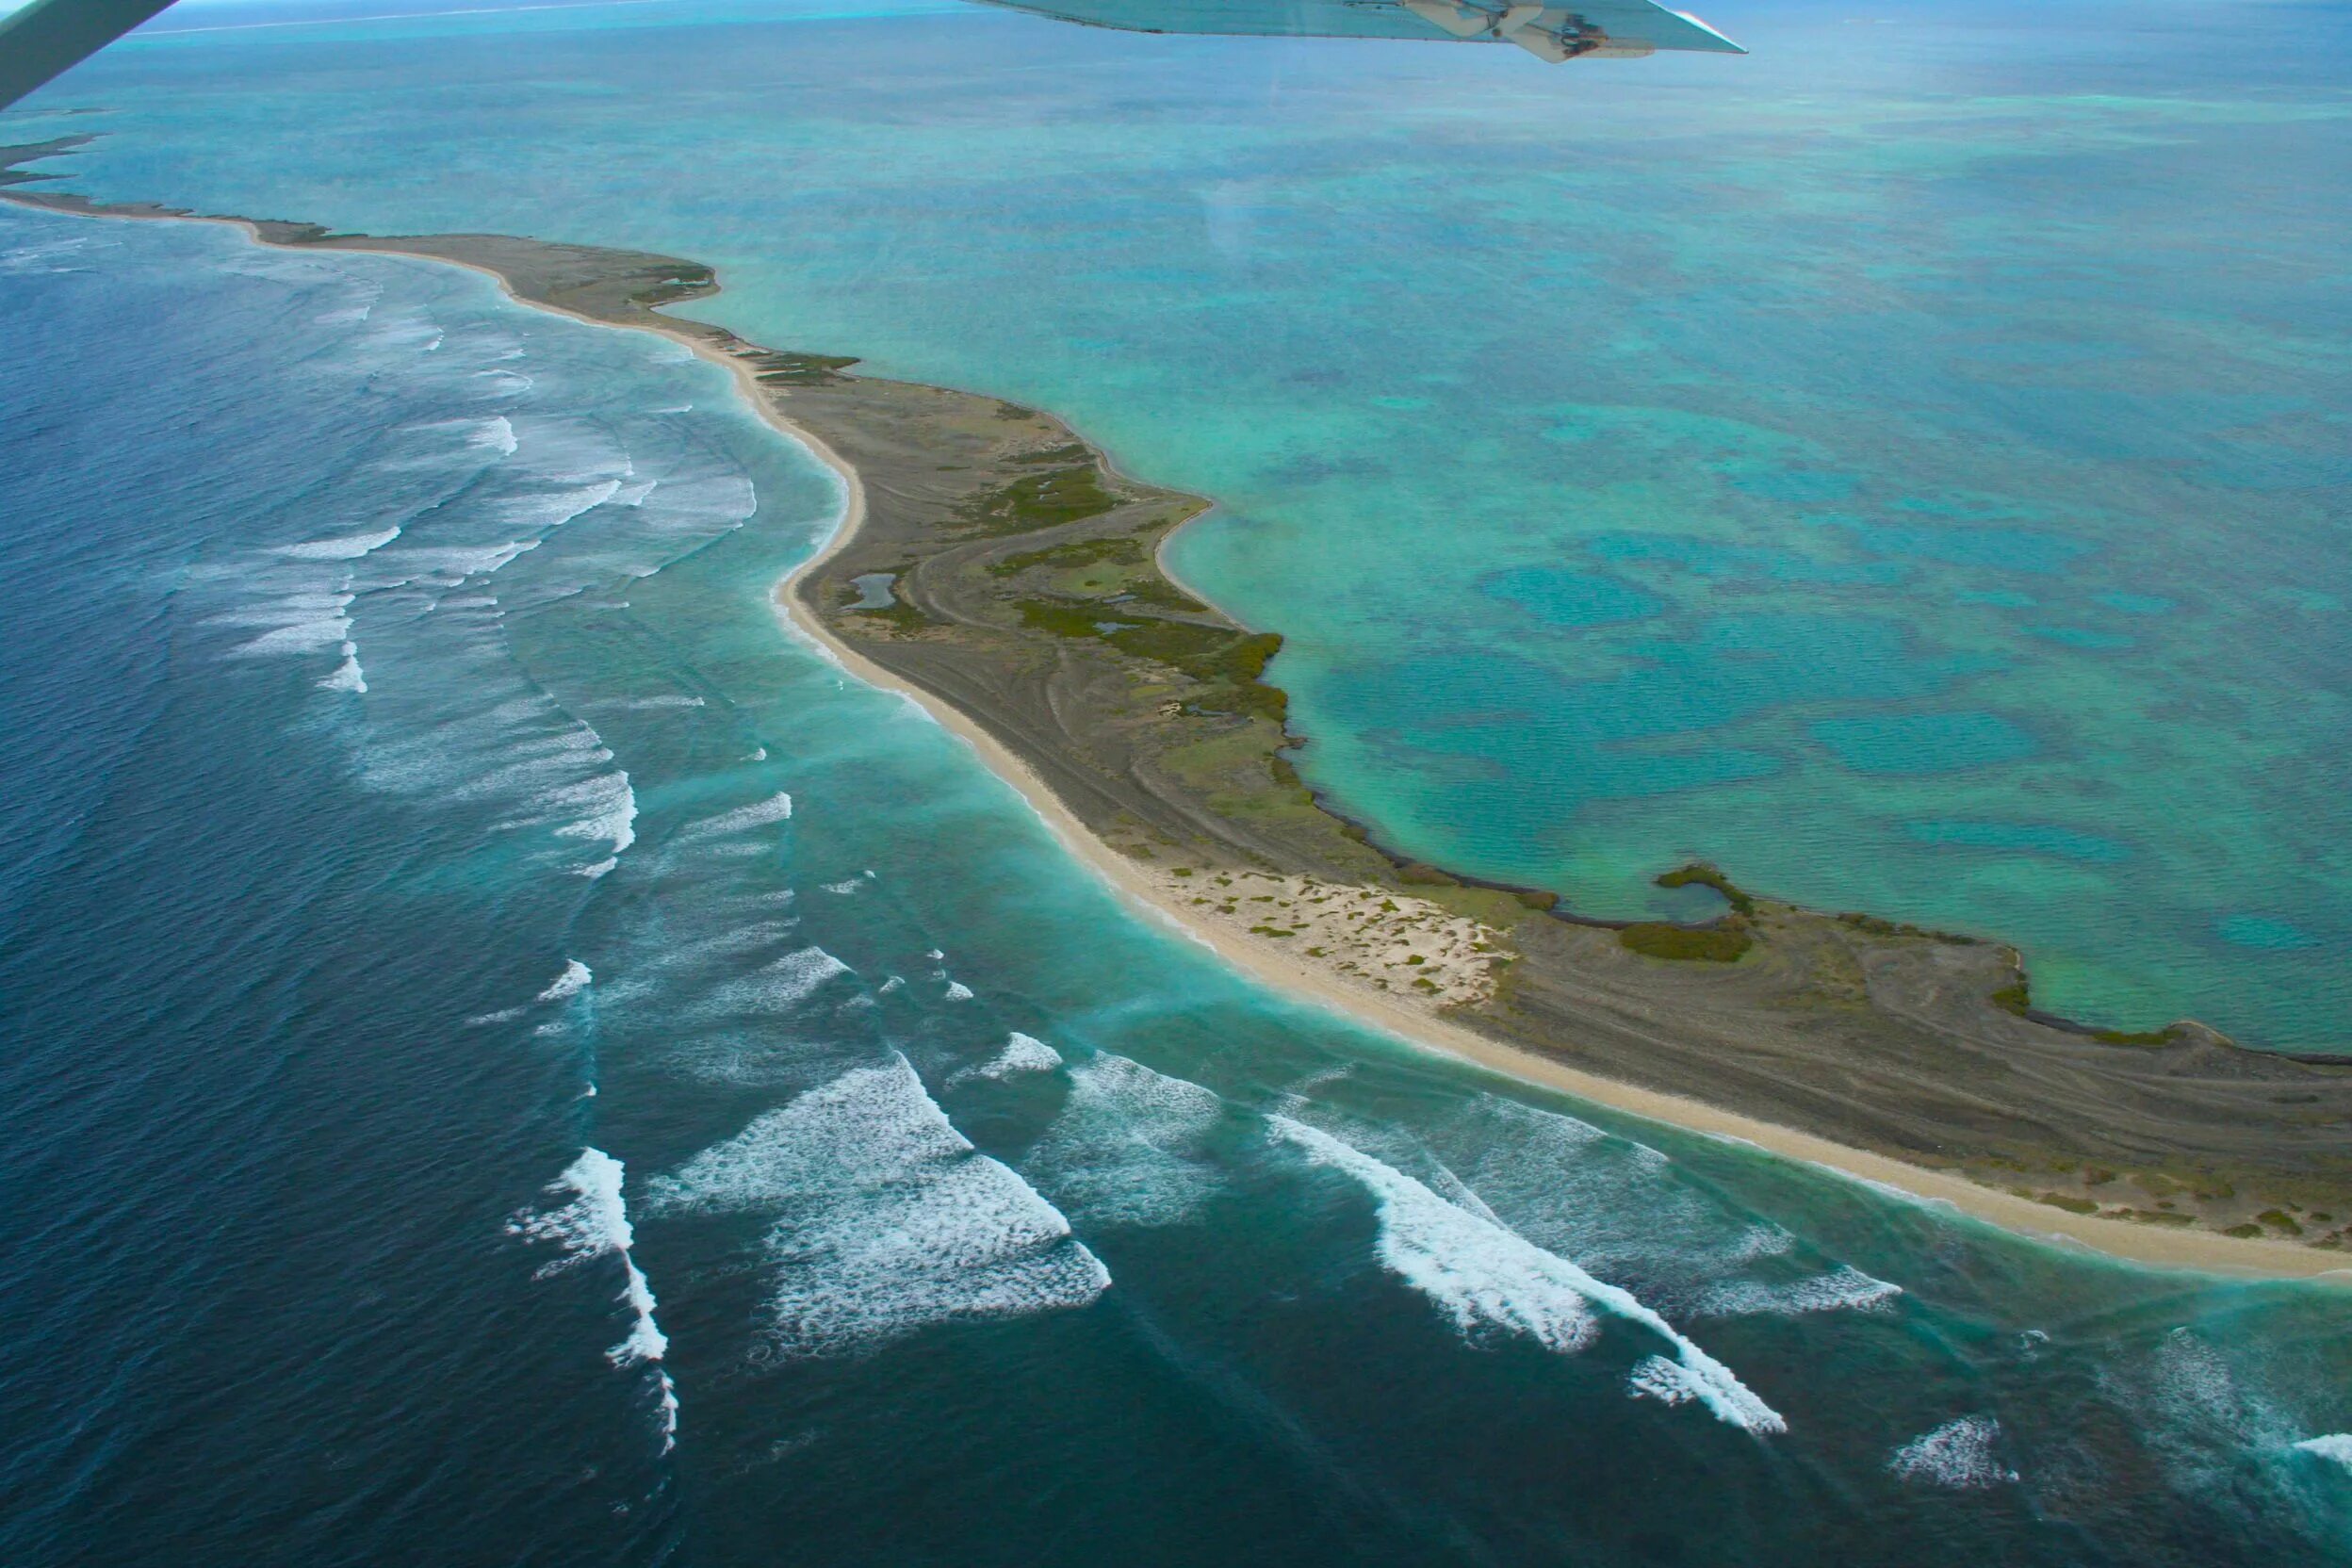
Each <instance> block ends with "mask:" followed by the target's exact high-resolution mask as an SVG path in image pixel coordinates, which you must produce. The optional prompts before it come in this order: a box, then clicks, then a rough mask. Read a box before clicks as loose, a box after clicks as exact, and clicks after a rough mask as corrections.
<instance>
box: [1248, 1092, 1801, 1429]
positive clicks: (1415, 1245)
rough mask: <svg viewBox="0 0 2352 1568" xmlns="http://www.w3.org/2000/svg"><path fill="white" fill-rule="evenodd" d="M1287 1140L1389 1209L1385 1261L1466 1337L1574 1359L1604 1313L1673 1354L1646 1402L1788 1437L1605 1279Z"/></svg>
mask: <svg viewBox="0 0 2352 1568" xmlns="http://www.w3.org/2000/svg"><path fill="white" fill-rule="evenodd" d="M1271 1127H1272V1130H1273V1132H1274V1134H1275V1135H1276V1136H1278V1137H1281V1138H1282V1139H1285V1140H1286V1141H1288V1142H1290V1143H1292V1144H1294V1145H1296V1146H1297V1147H1298V1148H1299V1150H1300V1151H1301V1152H1304V1153H1305V1154H1306V1156H1307V1158H1308V1159H1310V1160H1312V1161H1313V1162H1314V1163H1315V1164H1317V1165H1323V1166H1330V1167H1332V1168H1337V1169H1340V1170H1344V1171H1346V1172H1347V1173H1348V1174H1349V1175H1350V1176H1353V1177H1354V1178H1356V1180H1357V1181H1359V1182H1361V1183H1363V1184H1364V1185H1365V1186H1366V1187H1368V1188H1370V1189H1371V1191H1372V1195H1373V1198H1374V1200H1375V1201H1376V1202H1377V1203H1378V1204H1379V1207H1380V1242H1379V1251H1380V1261H1381V1263H1382V1264H1384V1265H1385V1266H1387V1267H1388V1268H1389V1270H1390V1271H1391V1272H1392V1273H1395V1274H1396V1275H1397V1277H1399V1278H1400V1279H1402V1280H1404V1281H1405V1282H1406V1283H1408V1284H1410V1285H1412V1286H1413V1288H1414V1289H1415V1290H1418V1291H1420V1292H1421V1293H1422V1294H1423V1295H1424V1296H1427V1297H1428V1298H1429V1299H1430V1300H1431V1301H1433V1302H1435V1303H1437V1305H1438V1306H1439V1307H1441V1308H1442V1309H1443V1310H1444V1311H1445V1312H1446V1315H1448V1316H1450V1317H1451V1318H1452V1319H1453V1320H1454V1324H1455V1326H1456V1327H1457V1328H1458V1329H1460V1330H1461V1331H1462V1333H1463V1334H1464V1335H1465V1336H1471V1335H1476V1334H1478V1333H1480V1332H1487V1331H1505V1332H1511V1333H1523V1334H1526V1335H1527V1336H1528V1337H1530V1338H1532V1339H1534V1340H1535V1341H1536V1342H1537V1343H1538V1344H1540V1345H1542V1346H1544V1348H1546V1349H1549V1350H1553V1351H1556V1352H1559V1353H1560V1354H1563V1355H1564V1354H1572V1353H1574V1352H1576V1351H1577V1350H1581V1349H1583V1348H1585V1347H1586V1346H1587V1345H1589V1344H1591V1343H1592V1341H1593V1335H1594V1333H1595V1332H1596V1331H1597V1329H1598V1325H1597V1324H1596V1323H1595V1321H1594V1319H1593V1312H1592V1308H1593V1307H1594V1306H1598V1307H1601V1308H1604V1309H1606V1310H1607V1311H1609V1312H1610V1313H1612V1314H1614V1315H1617V1316H1619V1317H1622V1318H1625V1319H1626V1320H1628V1321H1630V1322H1633V1323H1637V1324H1639V1325H1641V1326H1642V1327H1643V1328H1645V1329H1648V1330H1649V1331H1652V1332H1653V1333H1656V1334H1657V1335H1658V1336H1659V1337H1660V1338H1662V1339H1664V1340H1665V1341H1666V1342H1667V1343H1668V1344H1669V1345H1671V1346H1673V1347H1674V1360H1673V1361H1667V1360H1666V1359H1665V1358H1664V1357H1653V1358H1651V1361H1652V1362H1656V1363H1658V1364H1661V1365H1662V1366H1664V1367H1666V1368H1671V1373H1670V1374H1664V1375H1662V1374H1660V1372H1659V1371H1658V1369H1657V1368H1656V1367H1653V1366H1652V1365H1651V1364H1650V1363H1648V1362H1645V1363H1643V1364H1642V1366H1641V1367H1637V1368H1636V1369H1635V1375H1634V1380H1633V1383H1632V1388H1633V1392H1634V1393H1636V1394H1637V1395H1649V1396H1657V1397H1667V1398H1668V1402H1670V1403H1680V1402H1682V1400H1683V1399H1685V1398H1693V1399H1697V1400H1698V1401H1699V1402H1700V1403H1702V1404H1704V1405H1706V1406H1707V1409H1708V1410H1709V1411H1712V1412H1713V1413H1715V1415H1716V1416H1717V1417H1718V1418H1719V1419H1721V1420H1723V1421H1725V1422H1728V1423H1729V1424H1731V1425H1732V1426H1735V1427H1740V1428H1742V1429H1746V1430H1748V1431H1752V1432H1758V1433H1762V1432H1779V1431H1786V1430H1787V1429H1788V1423H1787V1422H1786V1421H1784V1420H1783V1419H1782V1418H1781V1416H1780V1413H1778V1412H1776V1411H1774V1410H1773V1409H1772V1407H1771V1406H1769V1405H1767V1404H1765V1403H1764V1401H1763V1400H1761V1399H1759V1398H1757V1397H1756V1395H1755V1394H1754V1393H1752V1392H1750V1391H1749V1389H1748V1387H1747V1386H1746V1385H1745V1384H1744V1383H1742V1382H1740V1380H1739V1378H1738V1377H1736V1376H1735V1375H1734V1374H1733V1373H1732V1371H1731V1369H1730V1368H1729V1367H1727V1366H1725V1365H1723V1363H1721V1362H1719V1361H1717V1360H1716V1359H1715V1358H1714V1357H1712V1356H1710V1355H1708V1354H1707V1352H1706V1351H1705V1350H1703V1349H1701V1348H1699V1347H1698V1346H1697V1345H1696V1344H1695V1343H1693V1342H1692V1341H1691V1339H1690V1338H1689V1336H1687V1335H1685V1334H1684V1333H1682V1332H1681V1331H1679V1330H1677V1329H1675V1328H1674V1325H1673V1324H1671V1323H1669V1322H1667V1321H1666V1320H1665V1319H1664V1318H1663V1317H1660V1316H1659V1315H1658V1314H1657V1313H1656V1312H1654V1311H1652V1310H1651V1309H1650V1308H1648V1307H1646V1306H1644V1305H1643V1304H1642V1302H1641V1300H1640V1299H1637V1298H1636V1297H1635V1296H1634V1295H1633V1293H1632V1292H1630V1291H1627V1290H1624V1289H1621V1288H1620V1287H1618V1286H1616V1285H1612V1284H1609V1283H1606V1282H1602V1281H1600V1280H1596V1279H1594V1278H1593V1276H1592V1275H1590V1274H1588V1273H1586V1272H1585V1271H1584V1270H1583V1269H1581V1268H1579V1267H1577V1266H1576V1265H1575V1264H1573V1263H1570V1262H1569V1261H1568V1260H1567V1259H1565V1258H1562V1257H1559V1256H1557V1255H1556V1254H1553V1253H1550V1252H1546V1251H1544V1250H1543V1249H1542V1248H1540V1247H1537V1246H1536V1245H1535V1244H1533V1243H1532V1242H1529V1241H1527V1240H1526V1239H1525V1238H1523V1237H1521V1236H1519V1235H1517V1234H1515V1233H1512V1232H1511V1231H1509V1230H1506V1229H1505V1228H1504V1227H1503V1226H1502V1225H1501V1224H1499V1223H1498V1222H1496V1221H1495V1220H1494V1219H1493V1218H1491V1217H1486V1216H1483V1215H1478V1214H1473V1213H1471V1212H1470V1211H1469V1210H1467V1209H1464V1208H1462V1207H1459V1206H1457V1205H1456V1204H1453V1203H1449V1202H1447V1201H1446V1200H1444V1199H1443V1198H1440V1197H1439V1196H1438V1195H1437V1194H1436V1193H1434V1192H1432V1191H1430V1190H1429V1188H1428V1187H1426V1186H1424V1185H1423V1184H1420V1183H1419V1182H1416V1181H1414V1180H1413V1178H1412V1177H1410V1176H1408V1175H1406V1174H1405V1173H1404V1172H1403V1171H1401V1170H1397V1169H1396V1168H1394V1167H1392V1166H1388V1165H1385V1164H1383V1163H1381V1162H1380V1161H1379V1160H1376V1159H1374V1158H1372V1156H1370V1155H1369V1154H1366V1153H1364V1152H1362V1151H1361V1150H1358V1149H1357V1148H1355V1147H1354V1146H1353V1145H1352V1144H1348V1143H1345V1142H1343V1141H1341V1140H1340V1139H1338V1138H1335V1137H1333V1136H1331V1135H1330V1134H1329V1133H1326V1132H1323V1131H1322V1130H1320V1129H1319V1128H1315V1127H1310V1126H1308V1125H1307V1124H1306V1123H1304V1122H1301V1121H1295V1120H1293V1119H1290V1118H1288V1117H1282V1116H1278V1117H1274V1118H1272V1119H1271Z"/></svg>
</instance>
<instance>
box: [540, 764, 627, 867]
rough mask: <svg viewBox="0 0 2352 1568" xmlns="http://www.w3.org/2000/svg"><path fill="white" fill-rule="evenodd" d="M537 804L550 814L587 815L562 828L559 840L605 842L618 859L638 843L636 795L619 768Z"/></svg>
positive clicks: (546, 796)
mask: <svg viewBox="0 0 2352 1568" xmlns="http://www.w3.org/2000/svg"><path fill="white" fill-rule="evenodd" d="M606 755H608V756H610V755H611V754H610V753H607V754H606ZM537 804H538V805H539V806H540V807H542V808H544V809H548V810H551V811H565V810H570V809H575V808H577V809H580V810H581V811H583V812H584V813H585V814H584V815H582V816H580V818H579V819H578V820H576V821H573V822H567V823H564V825H561V826H559V827H558V828H557V829H556V830H555V834H556V837H557V838H559V839H602V840H604V841H606V842H608V843H610V844H611V845H612V846H613V855H615V856H617V855H619V854H620V853H621V852H622V851H623V850H626V849H627V848H629V845H631V844H633V843H635V842H636V841H637V792H636V791H635V790H632V789H630V788H629V775H628V774H627V773H625V772H623V771H622V770H620V769H618V768H615V769H613V771H612V772H611V773H600V774H597V775H596V776H593V777H589V778H583V779H581V780H580V781H579V782H578V783H576V784H566V785H564V786H563V787H562V788H560V789H555V790H550V791H548V792H547V793H545V794H543V795H541V796H540V797H539V800H538V802H537Z"/></svg>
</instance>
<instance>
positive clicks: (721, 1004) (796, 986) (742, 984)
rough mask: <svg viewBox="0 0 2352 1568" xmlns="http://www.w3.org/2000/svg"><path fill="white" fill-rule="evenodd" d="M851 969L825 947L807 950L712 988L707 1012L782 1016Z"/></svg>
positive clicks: (790, 954) (705, 1008)
mask: <svg viewBox="0 0 2352 1568" xmlns="http://www.w3.org/2000/svg"><path fill="white" fill-rule="evenodd" d="M849 972H850V969H849V966H848V965H847V964H845V963H843V962H841V960H840V959H839V958H836V957H835V956H833V955H831V954H830V953H827V952H826V951H825V949H823V948H821V947H804V948H802V949H801V950H800V951H799V952H797V953H787V954H786V955H784V956H782V957H781V958H778V959H776V961H775V962H773V963H769V964H763V965H761V966H760V968H759V969H756V970H754V971H752V972H750V973H749V974H746V975H743V976H741V977H740V978H737V979H734V980H727V981H723V982H721V983H720V984H718V985H716V986H713V987H711V990H710V992H709V994H708V995H707V996H706V998H705V999H704V1002H703V1010H705V1011H708V1012H718V1013H780V1012H784V1011H786V1010H788V1009H790V1008H792V1007H795V1006H798V1005H800V1004H801V1003H803V1002H806V1001H808V1000H809V998H810V997H811V996H814V995H815V994H816V993H817V990H818V988H821V987H822V986H824V985H825V982H827V981H828V980H831V979H833V978H834V977H835V976H837V975H842V974H847V973H849Z"/></svg>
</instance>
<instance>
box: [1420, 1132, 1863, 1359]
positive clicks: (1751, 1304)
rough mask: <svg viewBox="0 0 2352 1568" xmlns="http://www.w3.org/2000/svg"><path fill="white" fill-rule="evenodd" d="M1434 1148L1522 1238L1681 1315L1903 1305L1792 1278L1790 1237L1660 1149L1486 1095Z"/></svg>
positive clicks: (1858, 1285) (1857, 1275) (1843, 1278)
mask: <svg viewBox="0 0 2352 1568" xmlns="http://www.w3.org/2000/svg"><path fill="white" fill-rule="evenodd" d="M1430 1143H1431V1146H1432V1148H1433V1150H1434V1151H1435V1152H1437V1153H1438V1154H1439V1156H1440V1157H1441V1158H1444V1159H1446V1160H1447V1161H1448V1163H1450V1164H1451V1165H1452V1166H1453V1167H1454V1168H1455V1169H1457V1170H1459V1171H1460V1172H1461V1173H1462V1180H1463V1181H1464V1183H1465V1184H1467V1185H1468V1186H1470V1187H1472V1188H1475V1189H1476V1191H1477V1193H1478V1198H1479V1200H1480V1201H1482V1202H1484V1203H1487V1204H1489V1205H1491V1206H1492V1207H1493V1209H1494V1211H1495V1213H1496V1214H1497V1215H1498V1216H1500V1217H1501V1218H1502V1221H1503V1223H1505V1224H1507V1225H1508V1226H1510V1228H1511V1230H1513V1231H1515V1232H1517V1233H1519V1234H1521V1235H1524V1236H1526V1237H1527V1239H1528V1240H1530V1241H1532V1242H1534V1243H1535V1244H1536V1245H1538V1246H1540V1247H1544V1248H1545V1249H1548V1250H1551V1251H1554V1252H1558V1253H1560V1254H1562V1255H1564V1256H1571V1257H1576V1258H1579V1259H1582V1260H1584V1262H1585V1263H1586V1265H1587V1266H1589V1267H1593V1268H1597V1269H1601V1270H1603V1271H1604V1272H1607V1273H1609V1274H1612V1275H1614V1276H1616V1277H1618V1278H1624V1279H1630V1280H1634V1281H1638V1282H1640V1284H1641V1287H1642V1293H1643V1295H1644V1296H1645V1297H1647V1298H1648V1299H1651V1300H1653V1301H1656V1302H1658V1303H1659V1304H1660V1305H1662V1306H1664V1307H1666V1308H1667V1309H1668V1310H1671V1311H1672V1312H1674V1314H1675V1315H1676V1316H1681V1315H1686V1314H1687V1315H1696V1316H1733V1315H1744V1314H1763V1313H1778V1314H1783V1315H1787V1314H1795V1313H1805V1312H1828V1311H1835V1310H1839V1309H1847V1308H1854V1309H1859V1308H1867V1307H1873V1306H1884V1305H1885V1304H1886V1303H1887V1302H1890V1301H1892V1300H1893V1299H1895V1298H1896V1297H1898V1296H1900V1295H1901V1294H1902V1292H1901V1290H1900V1288H1899V1287H1897V1286H1895V1285H1893V1284H1890V1283H1887V1282H1885V1281H1881V1280H1874V1279H1872V1278H1870V1276H1869V1275H1867V1274H1863V1273H1861V1272H1860V1271H1859V1270H1856V1269H1853V1268H1849V1267H1844V1266H1838V1267H1835V1268H1833V1269H1832V1271H1831V1272H1829V1273H1827V1274H1818V1273H1817V1274H1816V1275H1814V1276H1813V1277H1810V1278H1796V1279H1788V1278H1785V1277H1786V1276H1789V1275H1792V1274H1796V1273H1797V1272H1798V1266H1797V1265H1795V1264H1794V1263H1793V1262H1774V1261H1772V1260H1776V1259H1781V1258H1783V1257H1784V1256H1785V1255H1786V1254H1788V1253H1789V1252H1791V1251H1792V1250H1794V1249H1795V1247H1796V1238H1795V1237H1793V1236H1791V1235H1790V1234H1789V1233H1788V1232H1787V1231H1786V1230H1784V1229H1782V1228H1781V1227H1779V1226H1777V1225H1772V1224H1768V1223H1761V1222H1759V1221H1758V1220H1756V1217H1754V1216H1753V1215H1750V1214H1747V1213H1745V1212H1743V1211H1741V1210H1739V1209H1737V1208H1734V1207H1732V1206H1731V1205H1729V1204H1727V1203H1725V1202H1723V1201H1721V1200H1719V1199H1717V1198H1716V1197H1715V1196H1713V1195H1712V1194H1710V1193H1708V1192H1707V1191H1706V1190H1704V1189H1702V1188H1699V1187H1697V1186H1694V1185H1693V1184H1691V1183H1689V1182H1687V1181H1684V1180H1682V1179H1681V1178H1680V1177H1679V1175H1678V1174H1677V1172H1676V1168H1675V1166H1674V1162H1673V1161H1672V1160H1670V1159H1668V1158H1667V1157H1666V1156H1665V1155H1664V1154H1663V1153H1661V1152H1658V1150H1655V1149H1652V1148H1650V1147H1649V1146H1648V1145H1646V1144H1641V1143H1636V1142H1634V1141H1632V1140H1630V1139H1627V1138H1625V1137H1621V1136H1618V1135H1614V1134H1610V1133H1607V1132H1604V1131H1603V1130H1602V1129H1600V1128H1598V1127H1594V1126H1593V1125H1592V1124H1591V1123H1589V1122H1585V1121H1582V1120H1579V1119H1576V1118H1575V1117H1572V1116H1568V1115H1565V1114H1562V1113H1560V1112H1556V1111H1547V1110H1543V1109H1540V1108H1538V1107H1536V1106H1533V1105H1528V1104H1525V1103H1521V1102H1519V1101H1516V1100H1513V1099H1511V1098H1508V1097H1505V1096H1499V1095H1481V1096H1479V1097H1478V1099H1477V1100H1475V1101H1472V1102H1470V1103H1468V1104H1466V1105H1464V1106H1463V1108H1462V1111H1461V1112H1460V1113H1459V1114H1458V1115H1457V1116H1455V1117H1453V1118H1451V1119H1449V1120H1448V1121H1447V1122H1446V1124H1445V1125H1443V1126H1441V1127H1439V1128H1437V1129H1436V1130H1435V1131H1434V1132H1433V1133H1432V1134H1431V1135H1430ZM1743 1276H1754V1277H1743ZM1775 1276H1782V1277H1783V1278H1777V1279H1776V1278H1775Z"/></svg>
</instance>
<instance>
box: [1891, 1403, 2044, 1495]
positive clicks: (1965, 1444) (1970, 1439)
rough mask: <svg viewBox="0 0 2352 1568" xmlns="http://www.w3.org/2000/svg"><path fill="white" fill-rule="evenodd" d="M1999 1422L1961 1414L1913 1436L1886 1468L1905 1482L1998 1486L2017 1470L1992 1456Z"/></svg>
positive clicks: (1970, 1487) (1966, 1487) (1967, 1487)
mask: <svg viewBox="0 0 2352 1568" xmlns="http://www.w3.org/2000/svg"><path fill="white" fill-rule="evenodd" d="M2000 1437H2001V1423H2000V1422H1998V1421H1996V1420H1994V1419H1993V1418H1992V1417H1991V1416H1989V1415H1964V1416H1962V1417H1961V1418H1960V1419H1959V1420H1957V1421H1947V1422H1945V1423H1944V1424H1943V1425H1942V1426H1940V1427H1938V1428H1936V1429H1935V1430H1934V1431H1932V1432H1926V1433H1923V1434H1921V1435H1920V1436H1919V1437H1915V1438H1913V1439H1912V1440H1911V1441H1910V1442H1908V1443H1906V1444H1904V1445H1903V1446H1902V1447H1900V1448H1897V1449H1896V1450H1895V1451H1894V1454H1893V1455H1892V1457H1890V1458H1889V1459H1888V1460H1887V1469H1889V1470H1891V1471H1893V1472H1894V1473H1895V1474H1896V1475H1898V1476H1901V1477H1902V1478H1903V1479H1904V1480H1907V1481H1923V1482H1925V1483H1927V1484H1928V1485H1930V1486H1948V1487H1952V1488H1954V1489H1956V1490H1963V1491H1966V1490H1973V1489H1976V1488H1979V1487H1986V1486H1998V1485H2000V1484H2001V1482H2003V1481H2014V1480H2016V1479H2017V1472H2016V1471H2015V1470H2012V1469H2010V1468H2009V1467H2008V1466H2006V1465H2004V1464H2002V1463H2001V1461H2000V1460H1999V1459H1997V1458H1996V1457H1994V1453H1993V1445H1994V1444H1995V1443H1996V1442H1997V1441H1999V1439H2000Z"/></svg>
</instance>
